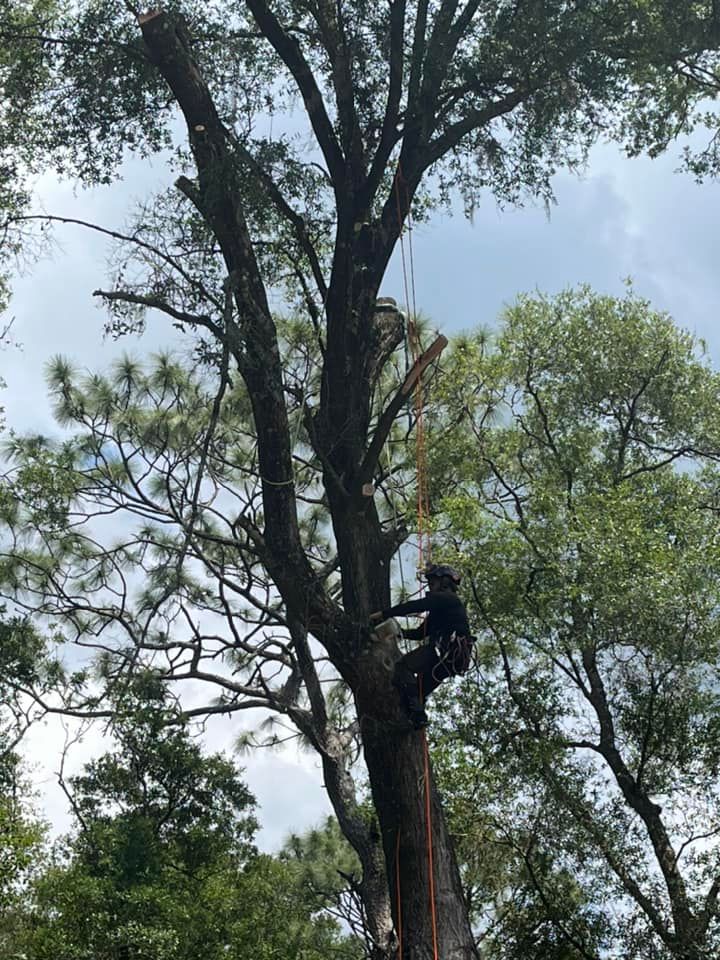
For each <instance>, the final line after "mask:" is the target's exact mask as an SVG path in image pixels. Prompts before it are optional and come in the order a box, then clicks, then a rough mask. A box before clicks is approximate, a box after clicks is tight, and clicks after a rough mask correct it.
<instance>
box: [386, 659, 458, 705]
mask: <svg viewBox="0 0 720 960" xmlns="http://www.w3.org/2000/svg"><path fill="white" fill-rule="evenodd" d="M452 675H453V672H452V670H451V669H450V668H449V666H448V664H447V663H445V662H444V661H442V660H441V659H440V657H439V656H438V654H437V651H436V650H435V646H434V644H431V643H428V644H425V646H422V647H417V649H415V650H411V651H410V653H406V654H405V656H404V657H402V659H400V660H398V662H397V663H396V664H395V676H394V683H395V686H396V687H397V688H398V690H400V692H401V693H402V695H403V697H404V699H405V702H406V704H407V707H408V708H409V709H410V710H420V709H422V705H423V702H424V700H425V699H426V698H427V697H429V696H430V694H431V693H432V692H433V690H435V689H436V688H437V687H439V686H440V684H441V683H442V682H443V680H447V678H448V677H451V676H452Z"/></svg>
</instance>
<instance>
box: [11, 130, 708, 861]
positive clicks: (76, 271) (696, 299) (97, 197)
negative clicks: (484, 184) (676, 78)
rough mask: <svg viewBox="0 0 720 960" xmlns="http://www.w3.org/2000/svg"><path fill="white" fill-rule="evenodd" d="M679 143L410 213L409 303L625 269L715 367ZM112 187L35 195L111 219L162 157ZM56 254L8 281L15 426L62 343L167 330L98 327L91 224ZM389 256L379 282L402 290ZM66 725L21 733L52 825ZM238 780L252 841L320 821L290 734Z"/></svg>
mask: <svg viewBox="0 0 720 960" xmlns="http://www.w3.org/2000/svg"><path fill="white" fill-rule="evenodd" d="M678 158H679V148H677V149H676V150H674V151H673V152H671V153H669V154H666V155H664V156H662V157H660V158H658V159H655V160H650V159H648V158H638V159H634V160H629V159H627V158H625V157H624V156H622V155H621V154H620V153H619V152H618V150H617V149H616V148H615V147H613V146H610V145H601V146H598V147H597V148H596V149H595V150H594V151H593V152H592V154H591V157H590V161H589V164H588V167H587V170H586V172H585V174H584V175H583V176H582V177H577V176H571V175H568V174H559V175H558V176H557V177H556V179H555V193H556V197H557V201H558V202H557V206H554V207H552V208H551V210H550V212H549V214H548V212H547V211H546V210H545V208H544V207H543V206H541V205H540V206H532V205H529V206H526V207H524V208H521V209H517V208H506V209H503V210H500V209H498V208H497V206H496V205H495V203H494V201H493V200H492V198H491V197H489V196H488V198H487V200H486V202H484V203H483V204H481V205H480V207H479V209H478V210H476V212H475V215H474V218H473V222H472V223H470V222H468V221H467V220H465V219H464V218H463V217H462V216H455V217H451V216H449V215H443V216H440V217H437V218H436V219H435V220H433V221H432V222H430V223H429V224H423V225H421V226H418V227H417V228H416V229H415V231H414V236H413V252H414V261H415V286H416V296H417V306H418V308H419V309H420V310H421V311H422V312H423V313H424V314H425V315H428V316H429V317H430V318H431V319H432V322H433V323H434V324H435V325H436V326H437V327H438V329H439V330H441V331H442V332H444V333H453V332H456V331H459V330H469V329H472V328H474V327H476V326H477V325H479V324H482V325H484V326H492V325H493V324H494V323H495V322H496V319H497V317H498V314H499V313H500V311H501V310H502V308H503V305H505V304H509V303H511V302H512V301H513V300H514V299H515V297H516V296H517V295H518V294H519V293H521V292H532V291H536V290H537V291H541V292H543V293H546V294H554V293H557V292H559V291H560V290H562V289H564V288H566V287H568V286H574V285H577V284H579V283H588V284H590V285H591V286H592V287H593V288H594V289H596V290H597V291H599V292H602V293H609V294H617V295H621V294H622V292H623V290H624V280H625V279H626V278H628V277H631V278H632V280H633V282H634V287H635V290H636V292H637V293H638V294H640V295H642V296H644V297H646V298H647V299H649V300H650V301H651V302H652V305H653V306H654V307H655V308H656V309H659V310H665V311H668V312H669V313H670V314H671V315H672V316H673V317H674V318H675V320H676V321H677V322H678V323H679V324H680V325H681V326H683V327H686V328H688V329H690V330H691V331H692V332H694V333H696V334H697V335H699V336H701V337H703V338H704V339H705V340H706V342H707V346H708V352H709V354H710V356H711V358H712V359H713V362H715V363H716V364H718V365H720V322H719V316H718V306H719V305H720V269H718V267H719V266H720V244H719V243H718V236H717V231H718V227H717V225H718V223H720V184H718V183H713V182H709V183H706V184H704V185H698V184H696V183H694V182H693V180H692V179H691V178H690V176H689V175H687V174H684V173H679V172H676V168H677V167H678V166H679V159H678ZM123 172H124V179H123V181H122V182H121V183H120V184H116V185H115V186H113V187H111V188H103V189H98V190H92V191H77V192H76V191H74V190H73V188H72V187H71V186H68V185H60V184H57V183H55V182H54V181H53V180H52V178H45V179H43V180H41V181H39V182H38V184H37V193H38V198H39V203H41V204H42V207H43V208H44V209H45V210H46V211H48V212H52V213H57V214H64V215H68V216H73V217H78V218H81V219H89V220H93V221H95V222H99V223H102V224H103V225H105V226H108V227H116V228H117V227H122V226H123V224H124V223H125V220H126V216H127V211H128V210H129V207H130V205H131V203H132V201H133V200H137V199H142V198H143V196H146V195H147V194H148V193H149V192H150V190H152V188H153V186H159V185H163V184H165V183H166V181H169V179H170V173H169V171H168V170H167V168H166V167H165V166H164V164H163V163H162V162H159V161H158V162H156V163H148V162H145V163H142V164H141V163H139V162H132V163H130V164H128V165H127V166H126V168H125V169H124V171H123ZM55 236H56V239H57V240H58V241H59V247H58V249H56V250H55V252H54V254H53V257H52V258H51V259H50V258H48V259H44V260H43V261H41V262H40V263H37V264H35V265H34V266H33V267H32V269H29V270H28V271H26V272H25V273H24V275H22V276H20V277H19V278H18V279H17V282H16V284H15V295H14V298H13V302H12V305H11V315H14V317H15V322H14V327H13V335H14V337H15V339H16V340H17V341H19V343H20V344H21V346H20V347H19V348H18V349H11V350H7V351H5V353H3V354H2V355H1V356H0V373H1V374H2V376H3V377H4V379H5V381H6V382H7V388H6V390H5V391H4V393H3V395H2V398H0V399H1V400H2V402H3V403H4V405H5V408H6V418H7V424H8V426H9V427H10V428H12V429H14V430H16V431H17V432H20V433H22V432H25V431H31V432H42V433H46V434H51V433H52V432H53V431H54V430H55V428H54V426H53V420H52V413H51V409H50V404H49V402H48V399H47V395H46V390H45V384H44V367H45V365H46V363H47V362H48V360H49V359H50V358H51V357H52V356H53V355H55V354H58V353H61V354H64V355H66V356H68V357H70V358H71V359H73V360H74V362H75V363H76V364H77V365H78V366H80V367H85V368H88V369H93V370H98V369H100V370H101V369H104V368H106V367H107V366H108V364H109V363H110V362H111V361H112V359H113V357H116V356H117V355H118V353H119V352H124V351H129V352H131V353H133V354H135V355H138V356H141V355H142V354H144V353H148V352H151V351H155V350H159V349H165V348H167V347H169V346H172V344H173V343H174V342H177V336H178V335H177V333H176V332H175V331H174V330H173V328H172V327H171V326H170V324H168V323H167V322H165V320H164V319H162V318H161V317H159V316H153V317H151V318H149V321H148V326H147V330H146V333H145V334H144V335H143V337H142V338H137V337H131V338H128V339H126V340H124V341H122V342H121V343H119V344H117V343H114V342H113V341H112V340H110V339H108V338H107V337H106V336H105V335H104V315H103V313H102V311H101V310H100V309H98V307H97V305H96V304H95V302H94V301H93V298H92V296H91V294H92V291H93V290H94V289H96V288H98V287H100V286H103V284H104V282H105V279H106V275H107V266H108V261H107V258H108V250H107V248H106V247H105V246H104V244H103V242H102V241H101V240H100V239H99V238H98V236H97V235H96V234H90V233H88V232H83V231H82V230H80V229H78V228H74V227H73V228H71V227H68V228H63V229H58V230H56V233H55ZM402 290H403V284H402V274H401V270H400V265H399V258H398V257H396V258H395V260H394V262H393V264H392V265H391V267H390V269H389V271H388V275H387V277H386V282H385V284H384V286H383V290H382V293H383V294H384V295H386V296H394V297H395V298H396V299H397V300H398V301H402V299H403V293H402ZM242 722H244V721H241V720H240V719H234V720H233V719H230V720H228V719H222V720H216V721H214V722H213V723H212V724H211V725H210V726H209V730H208V734H207V742H208V746H209V748H210V749H213V750H227V751H228V752H230V751H232V749H233V742H234V739H235V737H236V736H237V733H238V732H239V729H240V724H241V723H242ZM64 737H65V732H64V730H63V729H62V726H61V725H60V724H59V723H58V722H48V723H47V724H46V725H44V726H42V727H38V728H37V729H36V730H34V731H33V732H32V733H31V735H30V736H29V738H28V740H27V744H26V754H27V756H28V759H29V761H30V763H31V764H32V769H33V777H34V781H35V784H36V787H37V789H38V791H39V793H40V802H39V806H40V807H41V808H42V810H43V813H44V816H45V817H46V818H47V819H48V820H49V821H50V822H51V824H52V826H53V828H54V829H55V830H56V831H58V830H63V829H65V828H66V827H67V825H68V822H69V821H68V816H67V810H66V807H67V803H66V801H65V798H64V796H63V795H62V793H61V792H60V791H59V789H58V787H57V785H56V782H55V775H54V771H55V770H57V767H58V763H59V756H60V751H61V747H62V743H63V740H64ZM103 745H104V742H103V739H102V734H101V731H98V730H94V731H92V732H91V733H89V734H88V735H87V736H86V737H85V739H84V740H83V742H82V743H80V744H78V745H76V746H75V747H74V748H73V750H72V751H71V753H70V757H69V761H68V770H69V772H73V771H74V770H78V769H79V768H80V766H81V765H82V763H83V762H84V761H85V760H87V759H88V758H89V757H90V756H92V755H94V754H95V753H97V752H98V751H99V750H101V749H102V748H103ZM240 763H241V764H242V765H243V766H244V767H245V771H246V779H247V782H248V784H249V787H250V789H251V790H252V791H253V792H254V794H255V796H256V798H257V800H258V803H259V819H260V821H261V823H262V830H261V832H260V834H259V837H258V841H259V844H260V846H261V847H262V848H263V849H266V850H274V849H277V847H278V846H279V845H280V844H281V843H282V841H283V839H284V838H285V836H286V835H287V834H288V833H289V832H290V831H293V832H298V831H302V830H304V829H307V828H308V827H310V826H313V825H314V824H316V823H317V822H318V821H319V819H320V818H322V817H323V816H324V815H326V814H327V813H328V812H329V805H328V802H327V799H326V798H325V795H324V792H323V789H322V782H321V781H322V776H321V772H320V769H319V764H318V763H317V761H316V760H315V758H314V757H313V756H312V754H308V753H306V752H302V751H301V750H299V749H297V748H296V747H295V746H293V745H290V746H288V747H286V748H284V749H282V750H280V751H275V752H270V751H267V750H262V751H259V752H256V753H254V754H253V755H243V756H242V757H241V758H240Z"/></svg>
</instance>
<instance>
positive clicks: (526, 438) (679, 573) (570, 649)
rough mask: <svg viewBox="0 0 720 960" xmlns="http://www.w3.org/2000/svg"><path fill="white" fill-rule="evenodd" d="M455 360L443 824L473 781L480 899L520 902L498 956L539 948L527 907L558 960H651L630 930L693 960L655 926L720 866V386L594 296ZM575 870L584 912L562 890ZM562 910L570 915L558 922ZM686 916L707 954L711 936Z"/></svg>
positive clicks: (663, 340) (447, 507) (524, 323)
mask: <svg viewBox="0 0 720 960" xmlns="http://www.w3.org/2000/svg"><path fill="white" fill-rule="evenodd" d="M452 366H454V367H455V368H456V369H457V371H458V373H457V375H455V376H453V372H452V370H451V371H449V373H448V376H449V378H450V379H451V383H453V382H455V383H457V384H463V385H464V386H466V387H467V389H466V391H465V394H464V396H463V397H462V398H460V397H459V396H457V394H456V392H455V388H453V387H452V386H451V387H450V388H447V387H446V388H445V389H444V390H441V391H440V393H439V395H438V397H437V403H438V407H437V410H436V412H435V414H434V416H435V417H436V418H437V422H438V423H439V424H440V423H448V422H449V423H451V424H453V426H452V427H451V428H450V429H447V428H445V429H444V430H443V429H440V428H439V427H438V428H436V430H437V433H436V434H434V437H437V443H434V444H433V446H434V447H435V450H434V458H435V459H436V463H437V466H435V468H434V470H435V476H436V478H437V477H442V480H443V485H444V487H447V486H448V484H449V485H450V493H449V495H446V496H445V497H444V498H443V496H442V493H443V489H444V487H442V488H440V489H439V490H438V491H437V493H436V496H438V502H439V503H441V504H442V506H443V509H444V511H445V513H446V518H447V524H446V528H447V529H448V530H449V531H450V532H451V535H452V540H450V541H449V542H448V544H447V548H448V549H451V548H452V549H454V550H455V552H456V554H457V557H458V562H460V563H462V564H463V565H464V567H465V570H466V573H467V576H468V579H469V580H470V589H471V604H470V605H471V608H472V609H473V610H474V616H475V619H476V624H477V628H478V629H479V631H480V633H481V641H480V643H479V649H478V654H479V665H480V667H481V670H482V672H481V673H480V674H479V675H478V683H477V685H473V684H472V683H464V685H463V688H462V691H461V692H459V694H458V696H459V698H460V699H459V700H458V701H457V703H456V704H452V703H451V704H449V709H450V714H449V716H448V717H447V719H446V721H445V724H446V726H445V730H444V732H443V735H442V740H441V743H442V745H443V749H444V750H447V751H448V752H449V759H442V760H441V761H440V763H441V767H442V768H443V775H444V777H446V783H447V789H448V790H449V791H451V792H452V791H453V790H454V789H456V790H458V794H457V796H456V798H455V800H454V801H453V806H452V809H453V810H454V814H453V815H454V816H456V817H458V818H460V819H459V822H460V823H466V822H467V820H468V811H467V809H466V805H467V804H468V803H471V804H473V803H474V801H473V800H471V796H472V793H471V786H470V784H471V783H473V782H474V783H475V784H476V786H475V788H474V789H475V790H477V784H478V783H480V784H482V785H483V786H482V787H481V790H482V792H481V793H480V794H479V796H483V797H486V799H485V800H484V801H483V803H482V804H481V813H480V821H481V823H483V824H485V825H486V826H485V835H484V839H483V840H482V843H483V844H485V845H488V844H489V845H490V846H491V848H492V847H493V845H498V844H499V845H500V847H501V848H502V847H503V844H509V846H508V847H507V853H506V856H507V857H509V858H510V859H509V860H507V859H505V860H503V861H502V863H503V864H504V866H503V867H502V869H501V872H500V874H496V875H494V878H493V876H491V877H489V878H488V877H487V876H485V875H484V874H483V873H482V867H481V866H480V865H476V867H474V868H472V870H474V871H475V872H474V873H472V874H471V875H472V876H473V878H474V881H473V882H476V883H478V884H483V885H485V886H484V887H483V889H487V884H490V889H492V884H493V883H496V884H498V885H499V886H502V885H503V884H504V883H505V882H506V881H505V880H504V879H502V877H503V876H504V874H503V873H502V870H505V869H507V870H510V871H511V872H512V875H513V876H514V877H516V878H517V882H518V883H519V884H520V885H521V887H520V888H521V889H526V890H527V896H528V897H529V898H530V899H529V900H528V901H527V902H526V903H525V905H523V906H521V907H518V906H517V905H516V908H515V911H514V912H512V911H511V912H508V914H507V915H506V916H505V918H504V919H502V918H501V919H498V918H497V917H496V918H495V920H494V921H493V923H497V924H498V927H497V936H496V935H495V934H493V937H492V938H491V939H492V943H493V944H494V946H493V947H492V950H496V951H500V952H496V953H493V952H492V951H491V953H490V955H491V956H505V955H506V954H505V953H502V952H501V944H504V945H503V946H502V950H510V949H511V948H510V946H509V944H511V943H512V944H514V946H513V947H512V950H518V951H520V953H518V955H521V954H522V950H521V947H520V946H519V945H520V944H521V943H525V947H524V948H522V949H524V950H528V949H530V947H529V946H528V941H525V940H524V939H523V938H524V936H525V934H524V933H522V931H523V930H524V926H523V925H524V922H525V921H524V920H523V917H524V916H526V913H525V911H526V909H529V910H530V915H532V916H534V917H535V919H536V921H537V922H541V920H540V919H538V917H540V918H542V917H544V918H545V919H544V920H542V922H543V923H544V922H547V923H549V924H550V927H551V928H552V929H553V930H554V931H555V934H559V936H560V940H561V941H562V942H563V943H564V944H565V946H564V948H563V949H566V950H569V951H570V952H569V953H568V954H567V956H571V957H575V956H586V955H587V952H588V951H589V953H590V955H595V954H594V953H593V951H595V950H598V949H600V944H601V943H604V944H605V946H606V948H608V949H611V950H612V949H616V950H618V951H620V952H618V955H619V956H623V957H625V956H628V957H630V956H632V957H634V956H636V955H637V956H639V955H641V954H635V953H632V951H630V952H628V953H623V952H622V948H621V946H620V945H621V944H622V943H623V940H624V938H625V937H626V936H627V937H629V938H630V939H632V940H633V942H635V940H637V942H638V943H640V942H642V943H643V944H644V947H643V949H645V950H650V949H653V950H654V949H658V950H660V952H659V953H658V954H657V955H658V956H665V954H664V953H663V952H662V950H663V949H665V948H666V947H667V948H668V954H667V955H668V956H671V955H675V954H674V953H673V949H674V948H673V949H670V947H669V943H670V941H671V940H672V937H677V938H678V951H679V952H678V954H677V955H678V956H681V955H682V949H684V948H682V947H681V946H680V945H681V944H683V943H684V942H685V940H684V939H683V938H684V937H685V936H686V933H685V932H684V929H683V927H682V923H683V921H682V919H680V920H678V919H676V921H675V926H672V927H670V926H668V932H667V935H666V934H665V933H662V934H661V933H659V931H660V930H661V929H665V928H664V926H663V925H664V924H665V923H666V921H665V920H664V919H662V918H663V917H664V916H665V911H666V909H668V906H667V905H668V904H670V905H671V908H672V909H673V910H675V911H676V917H677V916H678V914H677V911H678V910H680V911H681V912H682V910H683V909H688V907H687V906H683V905H682V901H681V896H682V894H681V893H680V892H678V891H681V890H682V889H683V885H685V887H686V889H687V891H688V896H689V897H690V900H691V903H692V904H693V905H694V904H700V903H702V898H703V897H705V896H706V895H707V894H708V891H709V889H710V886H711V883H712V878H713V877H714V876H717V874H718V870H719V869H720V860H719V857H720V847H719V846H718V843H719V842H720V807H718V803H717V775H718V767H717V750H716V733H717V726H718V716H719V713H718V711H719V710H720V699H719V698H718V696H717V691H716V677H717V669H718V658H719V656H720V651H719V649H718V639H717V638H718V635H719V630H720V621H719V620H718V611H719V610H720V603H719V601H720V595H719V593H718V583H720V549H719V548H720V540H719V539H718V535H717V519H716V517H717V500H716V491H717V484H718V479H720V475H719V474H718V469H717V466H716V464H717V459H718V454H719V453H720V449H719V444H718V439H719V434H718V402H717V399H718V392H719V391H720V376H719V375H718V374H717V373H716V372H715V371H714V370H712V369H711V368H710V366H709V364H708V363H707V362H706V360H705V359H704V357H703V356H702V352H701V350H700V345H699V344H698V343H697V342H696V341H695V340H694V338H693V337H692V336H690V335H689V334H687V333H686V332H684V331H682V330H680V329H678V328H677V327H676V326H675V325H674V324H673V322H672V321H671V319H670V318H669V317H667V316H665V315H659V314H657V313H655V312H653V311H652V309H651V308H650V306H649V304H648V303H647V302H645V301H642V300H640V299H638V298H637V297H635V296H634V294H633V292H632V290H629V291H628V294H627V295H626V296H625V297H624V298H622V299H615V298H610V297H602V296H598V295H595V294H593V293H592V292H591V291H590V290H588V289H587V288H581V289H579V290H577V291H568V292H566V293H563V294H561V295H560V296H558V297H555V298H552V299H549V298H543V297H534V298H532V297H522V298H520V299H519V301H518V302H517V303H516V305H514V306H513V307H512V308H510V309H509V310H508V311H507V313H506V316H505V324H504V326H503V327H502V328H501V330H500V331H499V334H498V337H497V341H496V344H495V345H494V346H493V347H489V346H488V345H486V344H483V343H480V342H478V341H476V342H474V343H473V342H470V343H468V342H467V341H464V342H462V343H461V344H459V345H458V352H457V355H456V356H455V357H454V358H453V362H452ZM460 399H462V408H461V410H462V413H460V412H459V410H458V406H457V404H458V401H459V400H460ZM447 462H452V463H453V465H454V468H455V471H456V473H455V475H454V476H453V477H448V476H447V475H446V474H443V472H442V471H443V468H442V464H443V463H447ZM438 528H439V529H442V528H443V523H442V520H441V522H440V523H439V525H438ZM453 726H455V727H456V733H455V734H453ZM475 768H476V769H477V770H478V771H479V772H480V773H479V776H480V779H479V780H477V779H475V780H474V781H473V779H472V777H473V773H472V771H473V769H475ZM503 811H505V813H504V814H503ZM470 829H471V830H472V829H473V828H472V826H471V828H470ZM701 836H702V841H700V839H699V838H700V837H701ZM680 849H682V850H683V851H684V852H683V857H682V862H681V865H680V866H678V863H677V862H676V859H677V860H678V861H679V857H678V858H676V853H675V851H677V850H680ZM489 855H490V854H489ZM518 857H519V859H517V858H518ZM674 858H676V859H674ZM472 862H473V861H470V863H472ZM510 864H514V866H511V865H510ZM498 869H500V868H498ZM565 870H569V871H570V873H571V874H573V875H574V876H575V878H576V881H577V887H576V892H577V897H574V895H572V896H571V894H570V893H569V892H567V891H566V893H565V894H560V893H559V891H560V890H562V889H565V884H566V883H567V882H569V877H567V876H565V874H564V871H565ZM478 871H480V872H479V873H478ZM658 871H659V874H660V876H661V877H662V884H661V885H658V883H657V882H656V880H655V879H654V877H655V875H656V874H657V873H658ZM519 878H522V880H520V879H519ZM524 884H528V886H527V888H525V887H524V886H523V885H524ZM558 897H563V898H564V899H563V902H564V903H568V904H570V903H573V902H574V904H575V906H573V907H572V909H570V911H569V912H568V913H564V914H562V915H561V913H560V912H558V911H557V910H556V909H555V907H554V906H553V905H554V904H555V903H556V902H557V898H558ZM612 900H620V901H622V902H623V904H624V906H623V908H622V909H623V911H626V912H627V916H628V918H631V919H628V921H627V924H625V923H624V922H623V923H616V922H615V921H614V920H613V919H612V918H611V917H610V915H609V913H608V911H607V909H606V907H605V903H606V902H609V901H612ZM530 905H532V906H530ZM689 909H690V910H693V909H695V907H694V906H692V907H690V908H689ZM698 909H699V908H698ZM538 910H539V912H540V913H539V915H538V914H537V913H536V912H535V911H538ZM690 922H693V923H697V924H702V923H704V924H705V925H704V926H703V927H702V928H701V929H702V938H704V939H703V941H702V942H703V943H705V944H706V945H707V949H708V950H709V951H710V952H712V949H714V948H715V944H716V935H717V934H716V931H715V929H714V928H713V927H712V926H711V925H709V921H703V920H702V919H697V920H696V921H695V920H693V921H690V920H688V923H690ZM598 924H599V925H598ZM508 925H509V926H508ZM603 927H604V930H605V934H604V936H603V937H602V938H601V940H598V939H597V936H598V935H599V931H600V930H601V929H603ZM510 928H512V929H510ZM643 930H644V932H643ZM628 931H632V932H631V933H629V932H628ZM521 934H522V935H521ZM555 934H554V935H555ZM608 937H609V938H610V939H608ZM655 937H657V938H659V940H660V941H663V942H664V944H665V947H663V948H659V947H658V946H657V943H656V944H655V946H653V947H651V946H649V944H651V943H653V942H654V939H653V938H655ZM534 949H537V950H540V947H539V946H536V947H535V948H534ZM553 949H554V948H553ZM542 950H545V951H550V952H549V953H547V955H553V954H552V952H551V947H550V946H549V945H547V944H546V946H545V947H543V948H542ZM542 950H540V952H539V953H537V954H536V955H537V956H545V955H546V953H543V952H542ZM583 950H584V951H586V953H583V952H582V951H583ZM507 955H508V956H514V955H515V954H514V953H512V952H511V953H508V954H507ZM531 955H535V954H532V953H531ZM561 955H563V954H561Z"/></svg>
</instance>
